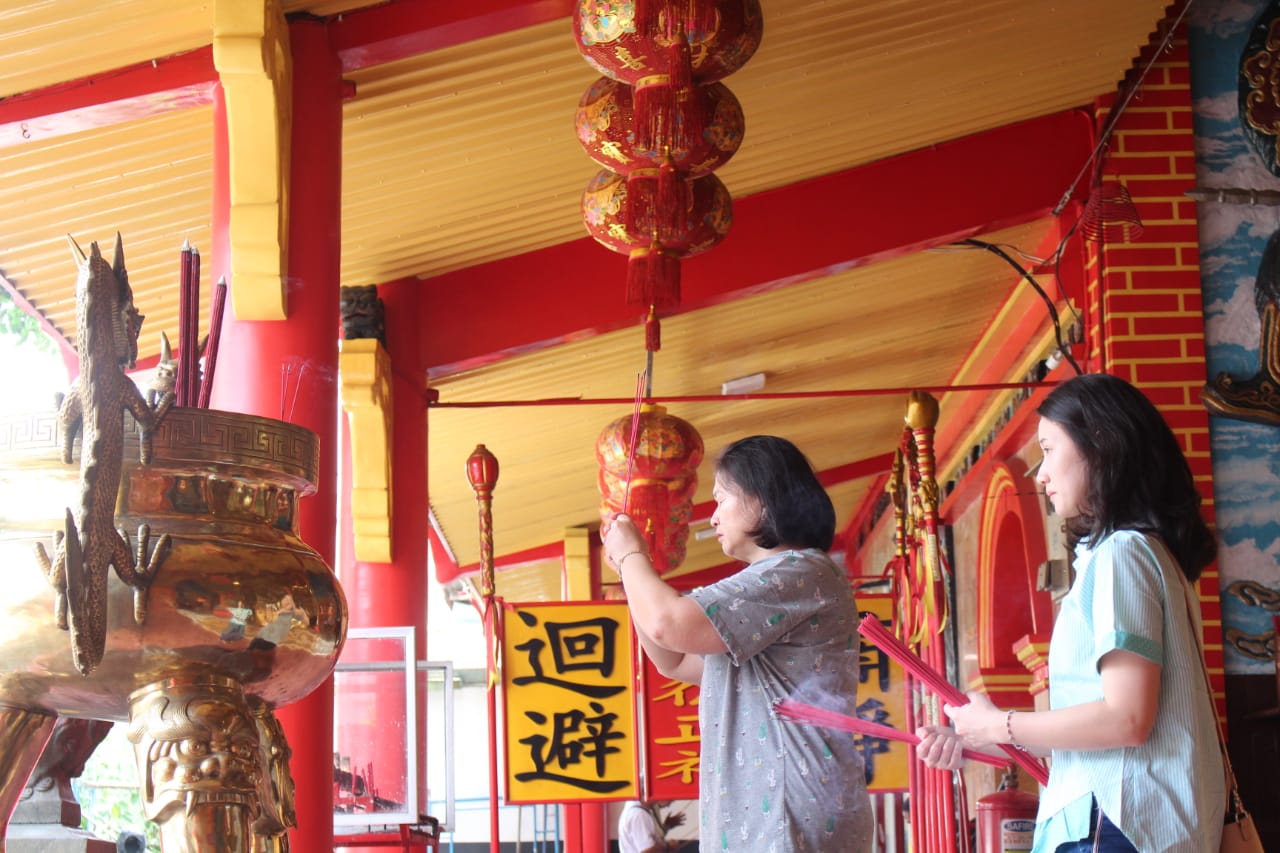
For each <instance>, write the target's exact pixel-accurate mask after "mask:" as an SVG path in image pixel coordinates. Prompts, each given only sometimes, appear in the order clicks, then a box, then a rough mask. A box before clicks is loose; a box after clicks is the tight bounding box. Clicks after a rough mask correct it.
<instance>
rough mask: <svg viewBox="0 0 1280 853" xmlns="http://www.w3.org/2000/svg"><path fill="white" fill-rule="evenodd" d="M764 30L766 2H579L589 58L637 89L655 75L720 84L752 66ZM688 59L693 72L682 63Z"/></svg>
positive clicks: (580, 31) (581, 36) (581, 47)
mask: <svg viewBox="0 0 1280 853" xmlns="http://www.w3.org/2000/svg"><path fill="white" fill-rule="evenodd" d="M763 33H764V16H763V15H762V14H761V11H760V0H578V4H577V9H576V10H575V12H574V15H573V35H574V38H575V39H576V40H577V43H578V51H579V52H580V53H581V54H582V56H583V58H584V59H586V60H587V62H588V63H589V64H590V65H591V67H593V68H595V69H596V70H597V71H599V72H600V73H601V74H603V75H605V76H606V77H612V78H613V79H615V80H620V81H621V82H623V83H626V84H627V85H630V86H635V85H637V84H638V83H639V82H640V81H641V80H642V79H644V78H646V77H653V76H655V75H661V76H667V77H672V76H674V77H675V78H677V79H676V80H666V81H662V82H673V83H675V84H676V85H677V86H683V85H687V84H689V83H691V82H693V83H713V82H715V81H716V80H722V79H724V78H725V77H728V76H729V75H730V74H732V73H733V72H735V71H737V70H738V69H739V68H741V67H742V66H743V65H745V64H746V63H747V60H749V59H750V58H751V57H752V55H754V54H755V52H756V49H757V48H759V47H760V38H761V36H762V35H763ZM685 57H687V61H688V70H687V71H684V70H682V69H680V68H679V67H676V66H679V65H680V64H681V63H682V62H683V61H684V60H685ZM682 76H683V77H684V78H685V79H683V80H681V79H679V78H681V77H682Z"/></svg>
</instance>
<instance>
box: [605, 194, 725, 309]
mask: <svg viewBox="0 0 1280 853" xmlns="http://www.w3.org/2000/svg"><path fill="white" fill-rule="evenodd" d="M687 185H688V194H687V199H688V202H687V204H685V205H684V206H682V207H681V209H680V210H679V211H678V212H677V213H678V215H676V216H672V211H670V210H669V209H667V208H666V207H664V206H663V205H662V204H661V203H660V200H659V198H658V195H657V185H656V183H647V182H643V181H640V182H637V181H635V180H628V179H627V178H625V177H623V176H622V175H619V174H617V173H615V172H611V171H609V170H608V169H602V170H601V171H599V172H597V173H596V175H595V176H594V177H593V178H592V179H591V181H590V183H588V184H587V188H586V189H585V190H584V191H583V193H582V219H583V222H584V223H585V224H586V226H587V231H588V233H590V234H591V236H592V237H594V238H595V239H596V240H597V241H598V242H599V243H601V244H602V245H604V246H606V247H608V248H610V249H612V250H613V251H615V252H618V253H620V254H625V255H627V257H628V261H627V301H628V302H629V303H638V304H643V305H656V306H658V307H659V308H662V307H670V306H672V305H676V304H678V303H679V301H680V268H679V261H680V259H681V258H688V257H692V256H694V255H697V254H700V253H702V252H705V251H706V250H708V249H710V248H711V247H713V246H715V245H716V244H717V243H719V242H720V241H721V240H723V239H724V238H725V235H726V234H728V233H729V228H730V226H731V225H732V224H733V197H732V196H731V195H730V194H729V190H728V188H727V187H725V185H724V183H723V182H722V181H721V180H720V179H719V178H718V177H716V176H715V175H714V174H707V175H703V176H702V177H700V178H695V179H693V180H691V181H688V182H687Z"/></svg>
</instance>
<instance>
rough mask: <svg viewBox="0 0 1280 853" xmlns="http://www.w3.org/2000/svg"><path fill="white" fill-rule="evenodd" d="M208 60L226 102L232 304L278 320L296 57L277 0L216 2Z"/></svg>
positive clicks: (242, 312)
mask: <svg viewBox="0 0 1280 853" xmlns="http://www.w3.org/2000/svg"><path fill="white" fill-rule="evenodd" d="M213 64H214V67H215V68H216V69H217V71H218V78H219V80H220V82H221V83H222V90H223V94H224V97H225V100H226V108H227V150H228V157H229V161H230V162H229V171H230V173H231V220H230V236H231V284H230V287H231V304H232V308H233V309H234V311H235V316H236V318H237V319H240V320H283V319H284V318H285V316H286V313H287V311H286V304H285V290H284V281H285V277H286V272H287V261H286V259H287V257H288V249H289V246H288V242H289V240H288V234H289V213H288V205H287V199H288V197H289V186H288V185H289V135H290V127H291V124H292V100H291V99H292V77H293V61H292V57H291V54H290V52H289V29H288V24H287V23H286V22H285V19H284V13H283V12H282V11H281V9H280V3H279V0H266V2H265V3H264V2H262V0H216V2H215V3H214V14H213Z"/></svg>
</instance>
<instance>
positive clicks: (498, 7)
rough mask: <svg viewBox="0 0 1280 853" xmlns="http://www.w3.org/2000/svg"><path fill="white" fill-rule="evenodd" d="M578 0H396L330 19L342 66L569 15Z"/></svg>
mask: <svg viewBox="0 0 1280 853" xmlns="http://www.w3.org/2000/svg"><path fill="white" fill-rule="evenodd" d="M573 7H574V3H573V0H467V2H465V3H464V2H460V0H397V2H392V3H384V4H383V5H381V6H372V7H369V8H367V9H361V10H359V11H355V12H348V13H346V14H344V15H341V16H340V17H338V18H335V19H334V20H333V21H332V22H330V24H329V43H330V44H331V45H332V46H333V49H334V50H335V51H337V53H338V58H339V61H341V63H342V70H343V71H354V70H357V69H360V68H368V67H369V66H372V65H381V64H383V63H386V62H394V61H396V60H398V59H405V58H407V57H410V56H418V55H419V54H423V53H429V52H430V51H433V50H440V49H442V48H446V47H453V46H454V45H458V44H462V43H464V42H469V41H475V40H476V39H482V38H486V37H488V36H495V35H500V34H502V33H507V32H511V31H512V30H518V29H522V28H524V27H532V26H535V25H537V24H545V23H547V22H548V21H555V20H558V19H560V18H568V17H569V16H570V15H571V14H572V12H573Z"/></svg>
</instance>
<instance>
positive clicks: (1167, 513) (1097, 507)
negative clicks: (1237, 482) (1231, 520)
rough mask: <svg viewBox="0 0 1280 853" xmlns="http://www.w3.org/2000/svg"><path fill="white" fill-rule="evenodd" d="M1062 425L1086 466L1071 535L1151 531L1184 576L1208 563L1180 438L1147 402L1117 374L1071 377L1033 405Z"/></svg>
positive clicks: (1207, 536)
mask: <svg viewBox="0 0 1280 853" xmlns="http://www.w3.org/2000/svg"><path fill="white" fill-rule="evenodd" d="M1037 411H1038V412H1039V413H1040V415H1041V417H1044V418H1048V419H1049V420H1051V421H1053V422H1054V423H1056V424H1057V425H1058V426H1060V427H1062V428H1063V430H1065V431H1066V433H1067V434H1068V435H1069V436H1070V437H1071V440H1072V442H1074V443H1075V445H1076V447H1077V448H1079V450H1080V453H1081V455H1082V456H1083V457H1084V459H1085V462H1086V464H1087V465H1088V469H1089V477H1088V483H1089V485H1088V495H1087V499H1086V500H1087V503H1086V506H1087V507H1088V509H1087V510H1086V512H1085V513H1084V514H1082V515H1081V516H1079V517H1077V518H1074V519H1067V529H1068V531H1069V532H1070V533H1072V534H1073V535H1075V536H1080V537H1088V538H1089V539H1093V540H1095V541H1096V540H1098V539H1101V538H1102V537H1103V536H1106V535H1107V534H1110V533H1112V532H1114V531H1116V530H1141V531H1144V532H1147V533H1156V534H1159V536H1160V537H1161V538H1162V539H1163V540H1164V542H1165V544H1166V545H1167V546H1168V547H1169V550H1170V552H1172V554H1173V556H1174V559H1176V560H1177V561H1178V564H1179V565H1180V566H1181V567H1182V572H1183V574H1185V575H1186V576H1187V577H1188V578H1189V579H1191V580H1195V579H1196V578H1198V577H1200V571H1201V570H1202V569H1203V568H1204V567H1205V566H1207V565H1209V563H1211V562H1213V559H1214V557H1215V555H1216V543H1215V541H1214V536H1213V533H1212V532H1211V531H1210V530H1209V526H1208V525H1207V524H1206V523H1205V520H1204V517H1203V516H1202V515H1201V514H1200V494H1199V492H1197V491H1196V485H1195V478H1194V477H1193V476H1192V474H1191V467H1190V466H1189V465H1188V464H1187V459H1186V457H1185V456H1184V455H1183V454H1182V448H1181V447H1180V446H1179V445H1178V439H1177V438H1175V437H1174V434H1173V430H1171V429H1169V425H1168V424H1167V423H1166V422H1165V420H1164V418H1163V417H1161V415H1160V412H1159V411H1158V410H1157V409H1156V407H1155V406H1154V405H1152V403H1151V401H1150V400H1148V399H1147V398H1146V396H1145V395H1144V394H1143V393H1142V392H1141V391H1139V390H1138V389H1137V388H1135V387H1133V386H1132V385H1130V384H1129V383H1128V382H1125V381H1124V380H1123V379H1120V378H1118V377H1115V376H1111V375H1109V374H1105V373H1090V374H1084V375H1082V376H1076V377H1073V378H1071V379H1069V380H1067V381H1066V382H1064V383H1062V384H1061V385H1059V386H1058V387H1057V388H1054V389H1053V390H1052V391H1050V392H1049V395H1048V396H1047V397H1045V399H1044V402H1043V403H1041V404H1040V407H1039V408H1038V409H1037Z"/></svg>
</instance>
